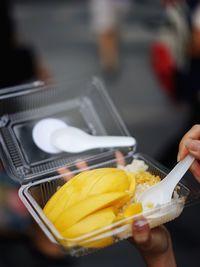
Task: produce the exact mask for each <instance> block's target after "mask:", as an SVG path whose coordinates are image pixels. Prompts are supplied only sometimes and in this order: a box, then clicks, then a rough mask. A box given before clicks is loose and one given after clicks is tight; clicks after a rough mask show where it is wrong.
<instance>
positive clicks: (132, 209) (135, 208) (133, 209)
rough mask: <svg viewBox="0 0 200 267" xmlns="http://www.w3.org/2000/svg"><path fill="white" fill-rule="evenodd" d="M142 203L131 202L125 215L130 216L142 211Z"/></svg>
mask: <svg viewBox="0 0 200 267" xmlns="http://www.w3.org/2000/svg"><path fill="white" fill-rule="evenodd" d="M142 210H143V209H142V204H141V203H131V204H130V205H129V206H128V207H127V208H126V209H125V210H124V212H123V215H124V217H125V218H126V217H130V216H133V215H135V214H138V213H141V212H142Z"/></svg>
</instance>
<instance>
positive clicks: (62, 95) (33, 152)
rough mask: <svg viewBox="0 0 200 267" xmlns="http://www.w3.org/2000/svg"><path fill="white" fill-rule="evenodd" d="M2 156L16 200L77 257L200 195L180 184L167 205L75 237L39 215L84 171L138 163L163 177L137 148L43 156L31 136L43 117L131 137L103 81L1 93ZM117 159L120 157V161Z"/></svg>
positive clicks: (166, 217) (167, 216)
mask: <svg viewBox="0 0 200 267" xmlns="http://www.w3.org/2000/svg"><path fill="white" fill-rule="evenodd" d="M0 116H1V117H0V143H1V158H2V160H3V163H4V166H5V168H6V170H7V171H8V174H9V175H10V176H11V177H12V178H13V179H15V180H17V181H18V182H19V183H21V188H20V190H19V196H20V198H21V199H22V201H23V203H24V204H25V206H26V207H27V209H28V210H29V212H30V213H31V215H32V216H33V218H34V219H35V220H36V222H37V223H38V224H39V226H40V227H41V228H42V230H43V231H44V233H45V234H46V235H47V236H48V238H49V239H50V240H51V241H52V242H54V243H58V244H59V245H60V246H61V247H62V248H63V249H64V250H65V251H66V252H67V253H68V254H70V255H72V256H80V255H85V254H87V253H90V252H92V251H95V250H97V249H99V248H102V247H106V246H109V245H111V244H114V243H116V242H118V241H119V240H122V239H126V238H128V237H130V236H131V223H132V221H133V220H135V219H136V218H138V217H140V216H142V217H145V218H146V220H147V222H148V223H149V225H150V227H156V226H158V225H160V224H163V223H166V222H168V221H170V220H173V219H175V218H176V217H178V216H179V215H180V214H181V212H182V210H183V208H184V206H185V205H186V204H187V203H191V202H192V201H195V200H196V199H198V197H199V193H198V190H196V189H195V188H194V187H192V186H191V185H184V183H180V184H179V186H178V187H177V192H176V195H177V196H178V197H174V198H173V199H172V201H171V202H170V203H168V204H165V205H162V206H160V207H157V208H151V209H149V210H147V211H143V212H142V213H141V214H138V215H134V216H129V217H127V218H122V219H120V220H118V221H116V222H114V223H111V224H109V225H107V226H105V227H102V228H99V229H97V230H95V231H92V232H89V233H87V234H84V235H81V236H78V237H76V238H64V237H63V236H62V235H61V234H60V232H59V231H58V229H56V227H55V226H54V225H53V223H52V222H51V221H50V220H49V219H48V218H47V216H46V215H45V213H44V212H43V208H44V206H45V204H46V203H47V201H48V200H49V199H50V198H51V196H53V194H54V193H55V192H56V191H57V190H58V188H59V187H61V186H62V185H63V184H64V183H66V182H68V181H69V180H70V179H71V178H72V176H74V175H76V174H78V173H80V172H83V171H84V170H87V169H96V168H105V167H117V166H118V164H119V161H121V162H122V163H121V162H120V164H123V165H127V164H130V162H131V161H132V160H133V159H141V160H142V161H144V162H145V163H146V164H147V165H148V172H150V173H151V174H153V175H159V176H160V178H161V179H162V178H163V177H165V175H166V170H165V168H164V167H163V166H161V165H160V164H159V163H156V162H155V161H154V160H152V159H150V158H149V157H148V156H146V155H142V154H138V153H136V151H135V150H136V147H135V146H134V147H123V148H116V147H113V148H109V149H108V148H103V149H94V150H90V151H87V152H82V153H78V154H70V153H66V152H59V153H56V154H51V153H46V152H44V151H42V150H41V149H39V148H38V147H37V146H36V145H35V143H34V142H33V138H32V130H33V127H34V125H36V123H37V122H38V121H40V120H42V119H44V118H58V119H60V120H62V121H64V122H66V123H67V124H68V125H70V126H75V127H78V128H80V129H83V130H84V131H86V132H88V133H90V134H92V135H98V136H101V135H109V136H112V135H115V136H127V135H129V132H128V130H127V129H126V127H125V125H124V123H123V121H122V119H121V118H120V116H119V114H118V112H117V110H116V108H115V107H114V105H113V103H112V101H111V99H110V97H109V96H108V94H107V92H106V91H105V89H104V86H103V84H102V82H101V81H100V80H99V79H97V78H94V79H93V80H92V82H90V83H85V84H83V83H80V82H77V81H76V82H73V83H69V84H64V85H60V86H53V85H48V86H45V85H43V84H41V83H34V84H30V85H29V86H26V87H25V86H24V87H14V88H8V89H5V90H2V91H1V92H0ZM119 155H120V158H119Z"/></svg>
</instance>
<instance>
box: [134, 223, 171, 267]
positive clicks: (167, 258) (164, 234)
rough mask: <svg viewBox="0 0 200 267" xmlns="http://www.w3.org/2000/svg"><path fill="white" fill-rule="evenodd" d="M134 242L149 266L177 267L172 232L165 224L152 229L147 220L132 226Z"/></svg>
mask: <svg viewBox="0 0 200 267" xmlns="http://www.w3.org/2000/svg"><path fill="white" fill-rule="evenodd" d="M132 233H133V238H132V242H133V243H134V245H136V247H137V248H138V250H139V252H140V254H141V255H142V257H143V258H144V260H145V262H146V265H147V266H148V267H169V266H170V267H176V261H175V257H174V253H173V248H172V242H171V238H170V234H169V232H168V231H167V229H166V228H165V227H164V226H159V227H157V228H154V229H151V230H150V228H149V225H148V224H147V222H146V221H145V220H140V221H136V222H134V223H133V227H132Z"/></svg>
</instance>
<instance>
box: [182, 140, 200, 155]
mask: <svg viewBox="0 0 200 267" xmlns="http://www.w3.org/2000/svg"><path fill="white" fill-rule="evenodd" d="M185 146H186V147H187V149H188V150H191V151H194V152H196V151H200V142H199V141H195V140H191V141H188V142H187V143H186V144H185Z"/></svg>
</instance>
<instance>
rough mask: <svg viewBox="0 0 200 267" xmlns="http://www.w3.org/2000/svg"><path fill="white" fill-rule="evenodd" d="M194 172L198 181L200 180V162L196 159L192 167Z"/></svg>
mask: <svg viewBox="0 0 200 267" xmlns="http://www.w3.org/2000/svg"><path fill="white" fill-rule="evenodd" d="M190 170H191V172H192V174H193V175H194V177H195V178H196V180H197V181H198V182H200V163H199V161H197V160H195V161H194V163H193V164H192V166H191V168H190Z"/></svg>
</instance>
